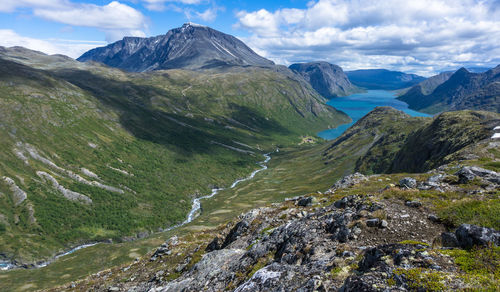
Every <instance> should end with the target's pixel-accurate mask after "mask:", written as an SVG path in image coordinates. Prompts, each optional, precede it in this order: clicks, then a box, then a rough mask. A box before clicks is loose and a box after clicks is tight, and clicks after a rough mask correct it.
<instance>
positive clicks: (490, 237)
mask: <svg viewBox="0 0 500 292" xmlns="http://www.w3.org/2000/svg"><path fill="white" fill-rule="evenodd" d="M455 235H456V237H457V241H458V245H459V246H460V247H462V248H471V247H472V246H474V245H479V246H487V245H488V244H494V245H497V246H499V245H500V232H499V231H497V230H495V229H492V228H486V227H480V226H476V225H470V224H462V225H460V227H458V229H457V230H456V231H455Z"/></svg>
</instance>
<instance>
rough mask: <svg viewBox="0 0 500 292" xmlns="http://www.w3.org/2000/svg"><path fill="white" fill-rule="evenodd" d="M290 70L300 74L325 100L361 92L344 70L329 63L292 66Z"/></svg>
mask: <svg viewBox="0 0 500 292" xmlns="http://www.w3.org/2000/svg"><path fill="white" fill-rule="evenodd" d="M288 68H290V69H292V70H293V71H295V72H297V73H299V74H300V75H302V76H303V77H304V79H306V80H307V81H308V82H309V83H310V84H311V86H312V87H313V88H314V89H315V90H316V91H317V92H318V93H319V94H321V95H322V96H324V97H325V98H334V97H339V96H347V95H351V94H353V93H356V92H359V91H361V90H360V89H359V88H357V87H356V86H354V85H352V84H351V82H350V81H349V78H347V76H346V75H345V73H344V71H343V70H342V68H340V67H339V66H337V65H333V64H330V63H327V62H310V63H297V64H292V65H290V66H289V67H288Z"/></svg>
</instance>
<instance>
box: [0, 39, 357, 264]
mask: <svg viewBox="0 0 500 292" xmlns="http://www.w3.org/2000/svg"><path fill="white" fill-rule="evenodd" d="M0 55H1V59H0V62H1V63H2V64H1V65H2V66H0V68H1V69H0V75H1V76H0V80H1V86H0V92H1V96H2V99H1V103H2V105H1V108H0V111H1V116H2V124H1V131H0V133H1V136H2V139H1V140H0V141H1V144H2V149H4V151H2V154H1V155H2V157H1V159H0V169H1V172H2V177H4V179H3V180H4V181H3V182H2V183H1V184H0V192H1V194H2V195H1V196H0V213H1V217H0V219H1V221H2V231H0V232H2V236H1V239H0V240H1V242H0V246H2V252H3V257H4V258H5V259H10V258H15V259H17V260H19V261H20V262H21V263H34V262H36V261H38V260H40V259H44V258H50V257H51V256H52V255H54V254H55V253H57V252H60V251H63V250H66V249H67V248H68V247H70V246H74V245H77V244H81V243H85V242H92V241H101V240H108V239H112V240H114V241H121V240H129V239H131V238H134V237H136V234H138V236H141V237H142V236H144V235H147V234H149V233H151V232H154V231H157V230H161V229H163V228H166V227H169V226H172V225H174V224H176V223H179V222H181V221H183V220H184V219H185V217H186V214H187V212H188V211H189V210H190V208H191V201H192V199H193V197H195V196H199V195H200V194H207V193H209V192H210V189H211V188H212V187H214V186H227V185H229V184H230V183H231V182H232V181H234V180H235V179H237V178H240V177H244V176H246V175H247V174H248V173H250V172H251V171H252V170H253V169H255V168H256V167H257V166H256V165H255V163H256V162H258V161H260V160H262V158H261V157H262V156H261V153H263V151H270V150H273V149H274V148H275V147H276V146H282V145H292V144H295V143H298V142H299V141H300V140H301V137H302V136H304V135H311V134H314V133H315V132H316V131H318V130H320V129H322V128H324V125H327V124H330V125H337V124H339V123H342V122H346V121H348V118H347V117H346V116H345V115H343V114H342V113H340V112H336V111H335V110H334V109H332V108H329V107H327V106H326V105H325V104H324V100H323V99H322V98H321V97H320V96H319V95H317V94H316V93H315V92H314V91H313V90H312V89H311V88H310V87H309V86H308V85H307V84H305V83H303V82H301V81H300V80H295V79H293V75H291V73H287V70H285V72H284V73H282V72H280V71H282V70H281V69H279V68H278V70H275V69H272V68H271V69H269V68H248V69H245V70H241V69H238V68H235V69H228V70H224V71H219V72H195V71H182V70H171V71H157V72H152V73H125V72H123V71H120V70H117V69H111V68H108V67H105V66H102V65H98V64H81V63H79V62H76V61H73V60H71V59H69V58H65V57H61V56H47V55H44V54H40V53H37V52H34V51H28V50H25V49H22V48H13V49H2V52H1V54H0ZM287 74H289V75H288V76H287ZM290 75H291V76H290ZM18 190H19V191H18ZM17 192H20V193H21V194H25V196H24V197H23V195H21V198H18V197H16V194H15V193H17Z"/></svg>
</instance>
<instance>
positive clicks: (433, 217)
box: [427, 214, 441, 223]
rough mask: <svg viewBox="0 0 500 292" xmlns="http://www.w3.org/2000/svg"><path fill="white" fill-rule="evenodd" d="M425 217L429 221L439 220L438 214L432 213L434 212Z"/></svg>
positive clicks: (437, 221)
mask: <svg viewBox="0 0 500 292" xmlns="http://www.w3.org/2000/svg"><path fill="white" fill-rule="evenodd" d="M427 219H429V221H431V222H434V223H440V222H441V220H440V219H439V217H438V216H436V215H434V214H430V215H429V216H427Z"/></svg>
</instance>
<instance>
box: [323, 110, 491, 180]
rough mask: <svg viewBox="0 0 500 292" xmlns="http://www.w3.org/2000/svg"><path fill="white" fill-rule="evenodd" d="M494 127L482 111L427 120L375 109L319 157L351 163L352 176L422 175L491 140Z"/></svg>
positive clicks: (333, 161)
mask: <svg viewBox="0 0 500 292" xmlns="http://www.w3.org/2000/svg"><path fill="white" fill-rule="evenodd" d="M499 124H500V117H499V116H498V114H495V113H491V112H485V111H482V112H481V111H457V112H445V113H442V114H440V115H438V116H437V117H435V118H434V119H433V118H422V117H411V116H409V115H407V114H405V113H403V112H401V111H397V110H395V109H392V108H389V107H378V108H376V109H375V110H373V111H372V112H370V113H369V114H367V115H366V116H365V117H363V118H362V119H361V120H359V121H358V122H357V123H356V124H354V125H353V126H352V127H351V128H349V129H348V130H347V131H345V133H344V134H342V135H341V136H340V137H339V138H338V139H336V140H335V141H334V142H333V143H332V144H331V145H330V146H329V147H328V148H327V149H326V150H325V151H324V152H323V156H324V162H325V163H328V164H331V165H338V164H341V163H343V162H344V161H345V162H351V161H353V160H354V161H355V164H354V166H353V168H352V171H359V172H362V173H365V174H375V173H394V172H423V171H428V170H430V169H432V168H435V167H438V166H440V165H442V164H445V163H448V162H449V161H452V160H455V159H457V157H456V156H459V155H461V154H460V153H461V152H460V151H461V150H463V151H464V153H465V152H467V151H468V150H469V149H468V147H472V146H471V145H475V143H477V142H479V141H481V140H484V139H487V138H489V137H491V133H492V131H493V129H494V128H495V127H496V126H498V125H499ZM476 156H477V155H476Z"/></svg>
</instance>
